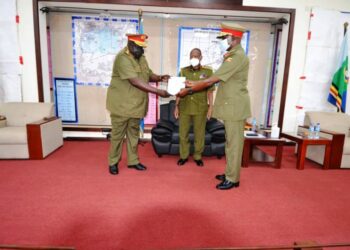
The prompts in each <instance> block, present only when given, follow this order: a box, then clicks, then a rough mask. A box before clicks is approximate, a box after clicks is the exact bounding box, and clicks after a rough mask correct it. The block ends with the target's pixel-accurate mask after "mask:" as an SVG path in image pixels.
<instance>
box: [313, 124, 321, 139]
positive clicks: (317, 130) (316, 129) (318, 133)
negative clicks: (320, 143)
mask: <svg viewBox="0 0 350 250" xmlns="http://www.w3.org/2000/svg"><path fill="white" fill-rule="evenodd" d="M320 131H321V125H320V123H319V122H318V123H317V124H316V126H315V135H314V139H320Z"/></svg>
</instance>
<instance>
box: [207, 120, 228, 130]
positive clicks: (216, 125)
mask: <svg viewBox="0 0 350 250" xmlns="http://www.w3.org/2000/svg"><path fill="white" fill-rule="evenodd" d="M205 128H206V130H207V131H208V132H209V133H212V132H214V131H216V130H219V129H221V130H222V129H225V127H224V124H222V123H221V122H219V121H218V120H216V119H214V118H212V119H210V120H209V121H207V124H206V127H205Z"/></svg>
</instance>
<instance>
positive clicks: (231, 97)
mask: <svg viewBox="0 0 350 250" xmlns="http://www.w3.org/2000/svg"><path fill="white" fill-rule="evenodd" d="M244 32H245V28H243V27H242V26H240V25H238V24H235V23H230V22H223V23H222V24H221V33H220V36H218V38H219V39H221V40H222V42H223V45H224V46H227V47H228V48H227V53H226V54H225V55H224V61H223V63H222V64H221V66H220V67H219V69H218V70H217V71H216V72H215V73H214V74H213V76H211V77H209V78H208V79H206V80H200V81H197V82H193V81H187V82H186V87H188V88H185V89H182V90H181V91H180V93H179V94H178V96H180V97H181V96H185V95H188V94H192V93H193V92H197V91H200V90H202V89H205V88H208V87H209V86H212V85H213V84H214V83H216V82H220V83H219V87H218V91H217V95H216V98H215V103H214V110H213V116H214V117H216V118H218V119H220V120H223V121H224V125H225V133H226V144H225V153H226V170H225V174H220V175H217V176H216V177H215V178H217V179H219V180H220V181H221V183H220V184H218V185H217V186H216V188H218V189H221V190H224V189H230V188H234V187H238V186H239V180H240V168H241V161H242V153H243V145H244V125H245V120H246V119H247V118H248V117H250V116H251V111H250V98H249V93H248V89H247V80H248V69H249V60H248V57H247V56H246V55H245V53H244V50H243V48H242V47H241V44H240V43H241V38H242V36H243V33H244Z"/></svg>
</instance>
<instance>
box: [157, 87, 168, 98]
mask: <svg viewBox="0 0 350 250" xmlns="http://www.w3.org/2000/svg"><path fill="white" fill-rule="evenodd" d="M158 95H159V96H161V97H164V98H166V97H169V96H170V94H169V93H168V91H166V90H164V89H158Z"/></svg>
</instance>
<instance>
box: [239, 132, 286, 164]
mask: <svg viewBox="0 0 350 250" xmlns="http://www.w3.org/2000/svg"><path fill="white" fill-rule="evenodd" d="M285 142H286V141H285V139H278V138H276V139H272V138H258V137H245V138H244V148H243V155H242V167H248V164H249V162H253V163H263V164H273V165H274V166H275V168H281V161H282V152H283V145H284V143H285ZM259 145H260V146H263V145H265V146H275V147H276V154H275V157H274V158H273V157H271V156H269V155H267V154H265V153H264V152H262V151H261V150H260V149H258V148H257V147H256V146H259Z"/></svg>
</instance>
